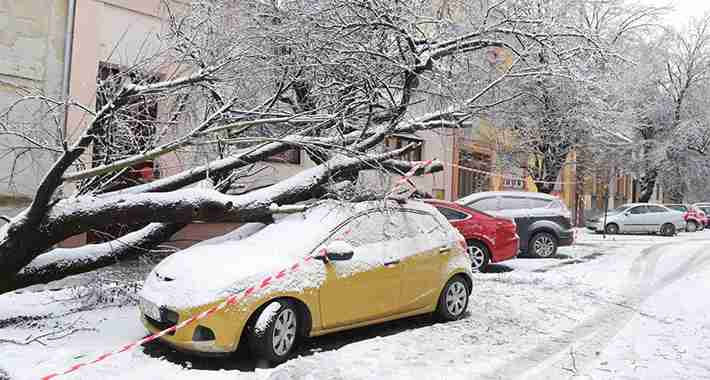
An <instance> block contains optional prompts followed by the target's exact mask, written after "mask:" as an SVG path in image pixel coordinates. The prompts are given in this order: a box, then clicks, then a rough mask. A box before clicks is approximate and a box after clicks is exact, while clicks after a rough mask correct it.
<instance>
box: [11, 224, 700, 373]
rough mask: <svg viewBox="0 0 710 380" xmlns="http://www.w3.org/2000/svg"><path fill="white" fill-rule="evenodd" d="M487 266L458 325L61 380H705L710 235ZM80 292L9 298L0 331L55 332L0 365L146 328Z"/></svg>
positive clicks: (122, 367)
mask: <svg viewBox="0 0 710 380" xmlns="http://www.w3.org/2000/svg"><path fill="white" fill-rule="evenodd" d="M492 269H493V271H494V273H481V274H477V275H476V280H477V281H476V283H475V285H474V292H473V295H472V299H471V304H470V307H469V315H468V316H467V317H466V318H464V319H462V320H460V321H456V322H453V323H444V324H441V323H432V322H430V321H429V319H427V318H423V317H420V318H410V319H407V320H403V321H395V322H391V323H386V324H382V325H377V326H373V327H367V328H361V329H357V330H353V331H350V332H345V333H339V334H333V335H329V336H324V337H320V338H315V339H312V340H310V341H308V342H307V343H306V344H305V347H302V350H301V353H300V356H299V357H297V358H294V359H292V360H290V361H288V362H286V363H285V364H283V365H281V366H279V367H277V368H274V369H257V370H256V371H254V370H253V368H252V366H253V363H251V362H250V361H249V360H248V359H246V358H243V357H241V356H239V355H237V356H235V357H231V358H227V359H199V358H192V357H189V356H185V355H181V354H177V353H173V352H170V350H168V349H165V348H163V347H156V346H151V347H148V348H139V349H137V350H134V351H132V352H129V353H125V354H121V355H119V356H116V357H113V358H111V359H110V360H108V361H106V362H104V363H102V364H99V365H96V366H93V367H87V368H83V369H81V370H80V371H78V372H77V373H76V375H74V376H67V377H66V378H67V379H97V378H101V379H119V378H131V379H142V378H145V379H181V378H185V379H187V378H188V377H189V378H190V379H195V378H198V379H230V380H234V379H274V380H287V379H323V378H328V379H372V378H384V379H403V378H407V379H474V378H476V379H570V378H573V377H576V378H593V379H644V380H645V379H684V378H693V379H706V378H707V379H710V368H709V365H708V364H707V363H710V324H708V321H710V318H709V317H710V301H709V300H708V299H710V298H708V297H707V296H706V295H707V294H708V292H709V291H710V232H698V233H693V234H682V235H680V236H677V237H674V238H664V237H657V236H614V237H607V239H603V238H602V236H601V235H590V234H586V233H585V234H583V235H582V236H581V239H580V241H579V244H578V245H576V246H573V247H567V248H562V249H560V257H559V258H556V259H545V260H536V259H517V260H512V261H509V262H505V263H502V264H499V265H494V266H493V267H492ZM75 292H76V290H72V289H64V290H60V291H42V292H37V293H20V294H6V295H2V296H0V339H14V340H17V341H25V340H26V339H27V337H28V336H30V335H32V336H35V337H36V336H38V335H40V334H44V333H48V332H57V334H55V335H51V336H54V337H58V338H57V339H56V340H52V339H49V338H47V339H42V342H43V343H44V344H46V346H43V345H42V344H40V343H38V342H33V343H30V344H27V345H17V344H12V343H0V368H1V369H2V370H4V371H5V372H7V373H8V375H10V376H11V378H12V379H32V378H35V379H36V378H38V377H40V376H41V375H44V374H45V373H48V372H53V371H56V370H60V369H64V368H66V367H67V366H69V365H72V364H74V363H76V362H77V361H85V360H87V359H90V358H93V357H94V356H96V355H98V354H101V353H103V352H105V351H106V350H111V349H114V348H115V347H116V346H117V345H120V344H123V343H126V342H128V341H131V340H133V339H137V338H140V337H142V336H143V334H144V330H143V327H142V326H141V324H140V322H139V320H138V312H137V310H136V309H135V307H132V306H126V307H115V306H110V307H103V308H98V309H97V308H93V309H88V310H81V304H80V303H79V302H78V301H77V300H76V299H74V298H73V297H72V296H73V295H74V294H75ZM20 317H21V318H20ZM74 330H76V331H74ZM72 331H73V332H72ZM69 332H72V333H71V334H69V335H67V336H65V337H61V335H63V334H65V333H69ZM51 336H50V337H51ZM1 373H2V372H0V374H1ZM0 377H2V375H0Z"/></svg>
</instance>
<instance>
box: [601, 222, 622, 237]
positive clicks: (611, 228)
mask: <svg viewBox="0 0 710 380" xmlns="http://www.w3.org/2000/svg"><path fill="white" fill-rule="evenodd" d="M604 232H606V234H607V235H616V234H618V233H619V225H618V224H616V223H609V224H607V225H606V227H605V228H604Z"/></svg>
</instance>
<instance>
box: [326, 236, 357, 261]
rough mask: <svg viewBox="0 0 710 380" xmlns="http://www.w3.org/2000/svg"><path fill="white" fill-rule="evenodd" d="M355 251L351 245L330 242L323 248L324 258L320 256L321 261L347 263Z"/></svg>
mask: <svg viewBox="0 0 710 380" xmlns="http://www.w3.org/2000/svg"><path fill="white" fill-rule="evenodd" d="M354 254H355V249H354V248H353V246H352V245H350V244H349V243H347V242H344V241H342V240H335V241H332V242H330V244H328V245H327V246H326V247H325V252H324V256H325V257H323V256H321V258H322V260H323V261H347V260H350V259H352V258H353V255H354Z"/></svg>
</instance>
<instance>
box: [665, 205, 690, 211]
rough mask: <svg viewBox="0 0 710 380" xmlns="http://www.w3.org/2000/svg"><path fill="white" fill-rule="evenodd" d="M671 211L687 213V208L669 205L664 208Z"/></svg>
mask: <svg viewBox="0 0 710 380" xmlns="http://www.w3.org/2000/svg"><path fill="white" fill-rule="evenodd" d="M666 207H668V208H669V209H671V210H676V211H688V208H687V207H685V206H683V205H670V206H666Z"/></svg>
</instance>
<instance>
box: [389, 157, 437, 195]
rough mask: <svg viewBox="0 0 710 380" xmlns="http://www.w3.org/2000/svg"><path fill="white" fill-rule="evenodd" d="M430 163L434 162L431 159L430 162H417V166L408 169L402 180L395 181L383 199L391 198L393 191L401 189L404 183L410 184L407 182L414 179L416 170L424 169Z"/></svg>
mask: <svg viewBox="0 0 710 380" xmlns="http://www.w3.org/2000/svg"><path fill="white" fill-rule="evenodd" d="M432 162H434V160H433V159H432V160H427V161H419V162H417V164H416V165H414V166H413V167H412V168H411V169H409V171H408V172H406V173H405V174H404V175H403V176H402V178H400V179H399V180H397V182H395V184H394V186H393V187H392V190H390V191H389V193H387V195H386V196H385V198H388V197H389V196H391V195H392V194H394V193H395V191H397V190H399V188H400V187H402V185H404V184H405V183H410V181H409V180H410V179H411V178H412V177H414V174H416V173H417V170H419V169H420V168H425V167H427V166H429V165H431V163H432ZM410 185H411V183H410ZM411 186H412V187H414V186H413V185H411ZM415 190H416V189H415Z"/></svg>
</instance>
